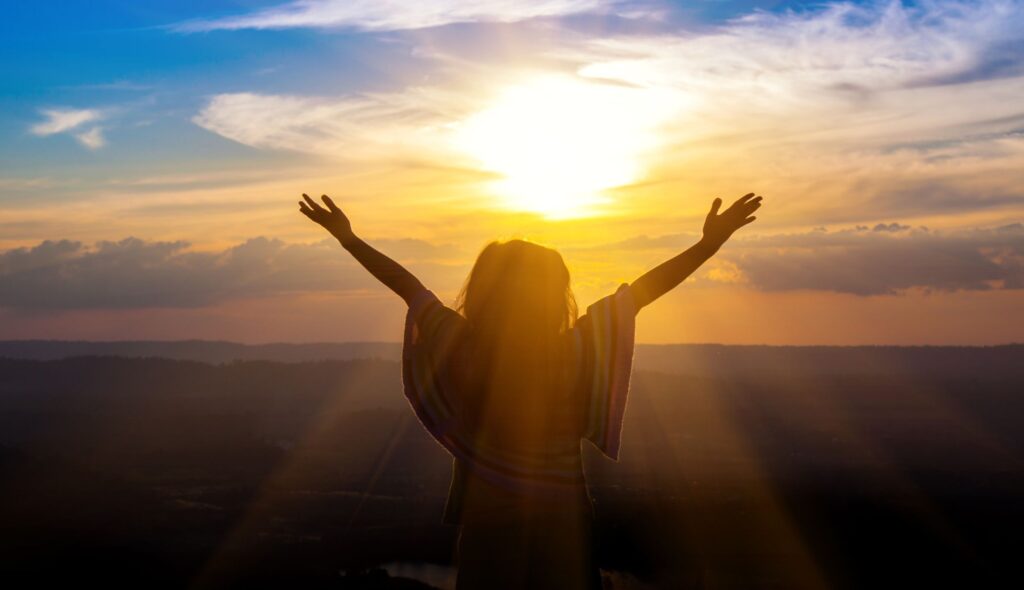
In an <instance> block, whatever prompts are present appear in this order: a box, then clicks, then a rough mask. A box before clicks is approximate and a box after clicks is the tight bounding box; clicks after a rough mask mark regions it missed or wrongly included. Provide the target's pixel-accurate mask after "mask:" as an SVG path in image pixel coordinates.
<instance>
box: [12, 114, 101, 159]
mask: <svg viewBox="0 0 1024 590" xmlns="http://www.w3.org/2000/svg"><path fill="white" fill-rule="evenodd" d="M40 113H41V114H42V115H43V116H44V117H46V120H45V121H43V122H41V123H36V124H35V125H33V126H32V127H30V128H29V131H31V132H32V133H33V134H34V135H38V136H39V137H47V136H50V135H54V134H57V133H71V132H73V131H75V130H77V129H81V128H82V127H83V126H84V125H86V124H87V123H93V122H95V121H99V120H100V119H102V118H103V113H102V112H101V111H98V110H96V109H43V110H41V111H40ZM71 135H72V136H73V137H74V138H75V139H76V140H78V142H79V143H81V144H82V145H83V146H85V147H87V148H89V149H92V150H94V149H98V148H101V147H103V146H104V145H106V139H105V138H104V137H103V129H102V128H101V127H99V126H93V127H90V128H89V129H87V130H84V131H78V132H76V133H71Z"/></svg>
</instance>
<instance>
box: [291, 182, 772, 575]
mask: <svg viewBox="0 0 1024 590" xmlns="http://www.w3.org/2000/svg"><path fill="white" fill-rule="evenodd" d="M302 196H303V199H304V200H303V201H300V202H299V209H300V210H301V211H302V213H304V214H305V215H306V216H307V217H309V218H310V219H312V220H313V221H315V222H316V223H318V224H320V225H322V226H323V227H324V228H326V229H327V230H328V231H329V232H331V234H332V235H333V236H334V237H336V238H337V239H338V241H339V242H341V245H342V246H343V247H344V248H345V249H346V250H348V251H349V252H350V253H351V254H352V256H354V257H355V258H356V260H358V261H359V262H360V263H361V264H362V265H363V266H364V267H366V269H367V270H368V271H370V273H372V274H373V276H375V277H377V279H379V280H380V281H381V282H382V283H384V284H385V285H387V286H388V287H389V288H390V289H391V290H392V291H394V292H395V293H397V294H398V295H399V296H400V297H402V299H404V300H405V302H406V303H407V304H408V306H409V309H408V312H407V314H406V322H405V337H404V345H403V351H402V372H403V374H402V377H403V383H404V388H405V395H406V397H407V398H408V400H409V403H410V404H411V405H412V408H413V410H414V411H415V413H416V416H417V417H418V418H419V420H420V421H421V422H422V423H423V425H424V426H425V427H426V428H427V430H429V431H430V433H431V434H432V435H433V436H434V438H435V439H437V441H438V442H439V443H440V444H441V445H442V446H444V448H445V449H447V450H448V452H449V453H451V454H452V456H453V457H454V464H453V473H452V481H451V487H450V490H449V494H448V502H447V505H446V506H445V514H444V520H445V522H448V523H452V524H458V525H460V530H459V541H458V549H457V556H458V558H457V563H458V577H457V580H456V587H457V588H458V590H466V589H475V588H482V589H500V588H531V589H539V588H558V589H563V590H572V589H588V590H589V589H595V588H600V587H601V582H600V576H599V573H598V570H597V566H596V564H595V563H594V562H593V560H592V557H591V538H590V535H591V524H592V518H593V507H592V504H591V501H590V497H589V495H588V493H587V488H586V482H585V480H584V476H583V465H582V460H581V454H580V440H581V439H584V438H585V439H588V440H590V441H591V442H592V443H593V444H594V445H596V446H597V448H598V449H600V450H601V451H602V452H603V453H604V454H605V455H606V456H608V457H609V458H611V459H613V460H617V459H618V453H619V437H620V432H621V429H622V418H623V413H624V411H625V408H626V396H627V393H628V391H629V376H630V370H631V367H632V361H633V333H634V317H635V315H636V312H637V311H638V310H639V309H640V308H642V307H644V306H645V305H647V304H649V303H651V302H652V301H654V300H655V299H657V298H658V297H660V296H662V295H664V294H665V293H667V292H668V291H670V290H671V289H673V288H674V287H675V286H676V285H678V284H679V283H680V282H682V281H683V279H685V278H686V277H687V276H689V275H690V274H691V273H692V272H693V271H695V270H696V269H697V268H698V267H699V266H700V265H701V264H703V263H704V261H706V260H707V259H708V258H710V257H711V256H712V255H713V254H714V253H715V252H716V251H718V249H719V247H721V246H722V244H723V243H725V241H726V240H727V239H728V238H729V236H731V235H732V233H733V232H734V231H736V230H737V229H739V228H740V227H742V226H744V225H746V224H748V223H750V222H751V221H753V220H754V219H755V218H754V217H751V214H752V213H753V212H754V211H756V210H757V208H758V207H760V205H761V197H759V196H758V197H755V196H754V194H753V193H750V194H747V195H745V196H743V197H741V198H740V199H739V200H737V201H736V202H735V203H733V205H732V206H731V207H729V208H728V209H727V210H725V211H724V212H722V213H721V214H719V213H718V211H719V208H720V207H721V204H722V200H721V199H715V200H714V202H713V204H712V205H711V211H710V212H709V213H708V215H707V218H706V220H705V221H704V235H703V237H702V238H701V240H700V241H699V242H697V243H696V244H695V245H693V246H692V247H691V248H689V249H688V250H686V251H685V252H683V253H681V254H679V255H678V256H676V257H674V258H672V259H670V260H668V261H667V262H664V263H663V264H661V265H659V266H657V267H656V268H654V269H652V270H650V271H648V272H647V273H646V274H644V275H643V276H641V277H640V278H639V279H637V280H636V281H634V282H633V283H632V284H627V283H622V284H621V285H620V286H619V287H618V289H617V290H616V291H615V293H613V294H610V295H608V296H606V297H604V298H603V299H600V300H599V301H597V302H595V303H593V304H592V305H590V306H589V307H588V308H587V310H586V313H584V314H583V315H582V316H581V317H579V318H577V308H576V302H575V300H574V299H573V294H572V290H571V288H570V284H569V271H568V269H567V268H566V266H565V262H564V261H563V260H562V257H561V255H560V254H559V253H558V252H556V251H555V250H552V249H549V248H545V247H543V246H539V245H537V244H533V243H530V242H526V241H523V240H509V241H506V242H491V243H490V244H488V245H487V246H486V247H485V248H484V249H483V251H481V252H480V255H479V256H478V257H477V260H476V263H475V264H474V265H473V269H472V271H471V272H470V274H469V277H468V279H467V280H466V283H465V285H464V286H463V288H462V291H461V292H460V294H459V296H458V299H457V301H456V303H455V306H454V308H451V307H447V306H445V305H444V304H443V303H442V302H441V301H440V300H438V298H437V297H436V296H435V295H434V294H433V293H432V292H431V291H429V290H427V288H426V287H424V286H423V284H422V283H420V281H419V280H418V279H417V278H416V277H414V276H413V275H412V274H410V273H409V272H408V271H407V270H405V269H404V268H403V267H402V266H401V265H399V264H398V263H396V262H395V261H393V260H391V259H390V258H388V257H387V256H385V255H383V254H381V253H380V252H378V251H377V250H375V249H374V248H372V247H371V246H369V245H368V244H367V243H366V242H364V241H363V240H361V239H359V238H358V237H357V236H356V235H355V233H353V231H352V226H351V224H350V223H349V220H348V218H347V217H346V216H345V214H344V213H342V211H341V210H340V209H339V208H338V207H337V206H336V205H335V204H334V202H333V201H332V200H331V198H330V197H328V196H327V195H323V196H322V197H321V198H322V200H323V202H324V205H325V207H324V206H321V205H320V204H318V203H317V202H316V201H314V200H313V199H311V198H310V197H309V196H308V195H305V194H303V195H302Z"/></svg>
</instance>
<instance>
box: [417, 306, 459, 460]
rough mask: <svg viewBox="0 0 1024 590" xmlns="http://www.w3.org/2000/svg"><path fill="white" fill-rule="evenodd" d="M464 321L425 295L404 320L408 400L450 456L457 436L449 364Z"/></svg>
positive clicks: (449, 309) (454, 312) (456, 401)
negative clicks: (455, 434) (455, 435)
mask: <svg viewBox="0 0 1024 590" xmlns="http://www.w3.org/2000/svg"><path fill="white" fill-rule="evenodd" d="M464 323H465V318H463V317H462V316H461V315H459V313H458V312H456V311H455V310H453V309H451V308H450V307H447V306H445V305H444V304H443V303H441V301H440V300H439V299H438V298H437V296H436V295H434V293H433V292H431V291H423V292H421V293H420V295H419V296H417V297H416V298H415V299H414V300H413V301H412V302H411V303H410V304H409V310H408V312H407V313H406V316H405V337H404V339H403V344H402V383H403V388H404V392H405V397H406V399H408V400H409V404H410V405H411V406H412V409H413V411H414V412H415V413H416V417H417V418H419V420H420V422H421V423H423V426H424V427H425V428H426V429H427V431H429V432H430V434H431V435H432V436H433V437H434V438H435V439H437V441H438V442H439V443H441V445H442V446H444V447H445V448H446V449H448V450H449V451H450V452H451V451H452V450H453V448H452V446H453V443H454V440H453V437H454V433H455V418H456V411H455V404H456V403H458V400H457V399H455V398H456V396H455V394H454V388H453V386H452V382H451V375H450V373H449V371H450V361H451V355H452V354H453V353H454V349H455V345H456V344H457V340H458V337H459V334H460V332H461V330H462V329H463V328H464Z"/></svg>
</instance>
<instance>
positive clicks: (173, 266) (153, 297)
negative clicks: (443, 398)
mask: <svg viewBox="0 0 1024 590" xmlns="http://www.w3.org/2000/svg"><path fill="white" fill-rule="evenodd" d="M691 238H692V236H685V237H684V238H682V239H678V240H677V239H675V238H672V237H670V236H663V237H660V238H654V239H650V238H646V237H638V238H632V239H629V240H625V241H623V242H619V243H617V244H611V245H609V246H607V247H605V249H606V250H607V251H606V252H605V253H604V254H603V256H605V257H606V258H607V259H609V260H611V259H615V258H616V257H621V256H622V254H624V253H625V252H628V251H631V250H637V249H648V248H655V249H670V248H672V247H673V245H674V243H675V242H679V243H689V242H690V241H691ZM375 243H377V244H378V245H379V246H380V247H381V249H382V250H383V251H385V252H388V253H389V254H391V255H392V256H394V257H395V258H396V259H399V260H401V261H402V262H404V263H407V264H408V263H411V264H413V265H415V266H414V268H416V269H418V271H423V272H426V273H429V275H430V276H429V277H426V278H428V279H430V280H437V281H442V282H444V283H449V282H450V283H452V284H457V283H458V282H459V281H461V280H462V279H463V278H464V273H465V271H466V270H467V267H466V264H468V263H469V262H470V261H471V254H469V253H467V252H464V251H461V250H459V249H458V248H456V247H454V246H450V245H437V244H431V243H428V242H424V241H421V240H412V239H404V240H375ZM718 258H719V259H721V261H722V262H723V263H724V264H725V265H726V268H727V269H728V270H729V272H722V270H721V269H719V270H718V271H717V272H712V273H709V274H708V275H707V277H708V278H710V280H711V282H712V283H714V282H716V281H717V282H724V283H730V284H731V283H736V282H742V283H746V284H747V285H749V286H751V287H753V288H756V289H759V290H763V291H793V290H811V291H831V292H838V293H849V294H854V295H892V294H898V293H901V292H903V291H906V290H909V289H925V290H933V291H959V290H995V289H1022V288H1024V225H1021V224H1019V223H1018V224H1011V225H1006V226H1001V227H996V228H978V229H970V230H962V231H957V232H938V231H932V230H928V229H925V228H920V227H919V228H911V227H910V226H908V225H905V224H901V223H898V222H892V223H884V224H883V223H880V224H876V225H875V226H873V227H868V226H858V227H856V228H850V229H845V230H835V231H825V230H820V231H812V232H805V233H796V234H785V235H778V236H771V237H762V238H747V239H742V238H740V239H737V240H734V242H731V243H730V244H729V246H728V247H727V248H726V249H725V250H724V251H723V252H722V253H721V254H720V255H719V257H718ZM733 271H734V272H733ZM380 288H381V287H380V286H379V285H378V284H377V283H376V282H375V280H374V279H373V278H372V277H371V276H370V275H369V274H368V273H366V272H365V271H364V270H363V269H361V268H360V267H359V266H358V265H357V264H356V263H354V262H353V261H352V260H350V259H348V258H346V257H344V256H341V255H339V252H338V246H337V243H336V242H334V241H333V240H324V241H322V242H317V243H313V244H289V243H285V242H282V241H281V240H275V239H268V238H262V237H261V238H254V239H251V240H248V241H246V242H244V243H241V244H238V245H236V246H233V247H230V248H226V249H223V250H220V251H213V252H196V251H191V250H190V249H189V244H188V243H187V242H182V241H176V242H159V241H146V240H140V239H137V238H126V239H124V240H121V241H118V242H111V241H103V242H97V243H96V244H93V245H92V246H87V245H85V244H83V243H81V242H77V241H68V240H60V241H55V240H47V241H44V242H41V243H40V244H38V245H36V246H34V247H31V248H16V249H11V250H7V251H5V252H0V307H8V308H15V309H25V310H60V309H133V308H150V307H170V308H188V307H202V306H206V305H210V304H215V303H220V302H227V301H232V300H238V299H248V298H256V297H264V296H271V295H278V294H285V293H298V292H323V293H326V292H351V291H362V290H367V289H374V290H379V289H380Z"/></svg>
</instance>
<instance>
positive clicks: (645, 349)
mask: <svg viewBox="0 0 1024 590" xmlns="http://www.w3.org/2000/svg"><path fill="white" fill-rule="evenodd" d="M401 353H402V347H401V344H400V343H398V342H313V343H300V344H291V343H270V344H241V343H238V342H227V341H219V340H177V341H158V340H125V341H109V342H97V341H86V340H78V341H76V340H3V341H0V358H4V357H6V358H12V359H30V360H57V359H64V358H71V357H78V356H110V357H124V358H145V357H155V358H165V359H173V360H183V361H199V362H203V363H210V364H222V363H228V362H232V361H256V360H258V361H274V362H284V363H296V362H307V361H320V360H353V359H378V360H390V361H397V360H399V359H400V358H401ZM635 365H636V368H637V369H638V370H648V371H661V372H665V373H674V374H681V375H706V376H729V375H738V374H743V375H747V374H750V375H762V374H766V373H771V374H778V373H799V374H801V375H809V374H810V375H842V374H845V375H868V374H928V375H954V374H970V373H978V372H980V373H988V372H996V373H1000V374H1007V373H1009V374H1013V375H1017V376H1020V375H1024V344H1006V345H1000V346H760V345H753V346H734V345H722V344H664V345H660V344H659V345H654V344H640V345H638V346H637V349H636V355H635Z"/></svg>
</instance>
